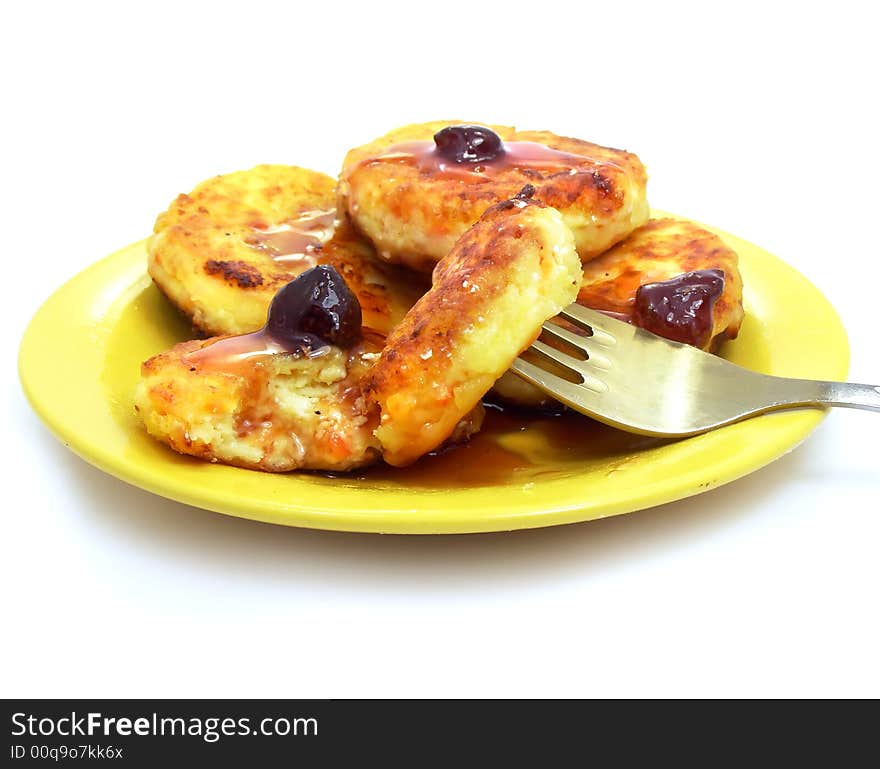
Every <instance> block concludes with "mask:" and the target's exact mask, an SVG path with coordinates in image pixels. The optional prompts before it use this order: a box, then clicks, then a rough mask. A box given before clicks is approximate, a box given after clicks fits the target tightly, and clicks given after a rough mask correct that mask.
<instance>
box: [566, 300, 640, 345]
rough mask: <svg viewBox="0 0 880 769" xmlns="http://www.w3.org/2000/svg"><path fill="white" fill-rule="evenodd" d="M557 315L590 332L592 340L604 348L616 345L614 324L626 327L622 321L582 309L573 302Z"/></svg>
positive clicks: (585, 308) (586, 308)
mask: <svg viewBox="0 0 880 769" xmlns="http://www.w3.org/2000/svg"><path fill="white" fill-rule="evenodd" d="M559 315H560V317H562V318H565V319H566V320H568V321H571V322H572V323H575V324H577V325H578V326H580V327H581V328H586V329H589V330H590V331H592V332H593V337H594V340H595V341H596V342H598V343H599V344H603V345H605V346H606V347H610V346H611V345H613V344H615V343H616V340H615V338H614V324H615V323H620V324H623V325H624V326H625V325H626V324H624V323H623V321H616V320H614V318H609V317H608V316H607V315H603V314H602V313H601V312H597V311H596V310H591V309H589V308H588V307H583V306H582V305H579V304H578V303H577V302H574V303H572V304H570V305H568V307H566V308H565V309H563V310H561V311H560V313H559Z"/></svg>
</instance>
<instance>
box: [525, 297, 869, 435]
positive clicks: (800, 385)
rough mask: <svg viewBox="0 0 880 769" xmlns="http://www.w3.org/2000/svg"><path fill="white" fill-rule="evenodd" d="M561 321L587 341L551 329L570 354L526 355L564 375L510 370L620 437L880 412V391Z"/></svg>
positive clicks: (592, 318)
mask: <svg viewBox="0 0 880 769" xmlns="http://www.w3.org/2000/svg"><path fill="white" fill-rule="evenodd" d="M560 316H561V317H563V318H565V319H566V320H567V321H569V322H570V323H573V324H574V325H575V326H576V327H578V328H580V329H583V331H584V332H585V333H586V334H587V336H582V335H580V334H576V333H573V332H572V331H569V330H568V329H567V328H563V327H562V326H560V325H558V324H556V323H554V322H552V321H548V322H547V323H545V324H544V331H545V332H546V333H547V334H548V335H549V336H550V337H551V338H552V339H555V340H557V342H558V343H561V347H563V348H565V347H566V346H567V347H568V348H569V349H570V350H572V353H573V354H570V353H568V352H565V351H564V350H562V349H557V348H556V347H551V346H550V345H548V344H545V343H544V342H542V341H540V340H539V341H536V342H535V343H534V344H532V346H531V347H530V348H529V349H530V350H531V351H533V352H535V353H537V354H538V355H539V356H540V357H541V358H544V359H548V360H550V361H552V362H553V363H551V364H550V365H551V366H552V367H555V368H558V369H561V371H560V373H561V374H563V375H564V376H560V375H559V374H556V373H553V372H552V371H548V370H547V369H545V368H542V367H541V366H539V365H536V364H535V363H532V362H530V361H528V360H524V359H523V358H517V359H516V360H515V361H514V363H513V366H512V367H511V371H513V372H514V373H516V374H517V375H519V376H520V377H522V378H523V379H525V380H526V381H527V382H530V383H531V384H533V385H535V386H536V387H537V388H538V389H540V390H542V391H543V392H545V393H546V394H547V395H550V396H551V397H553V398H555V399H556V400H558V401H561V402H562V403H564V404H566V405H567V406H570V407H571V408H573V409H574V410H575V411H579V412H581V413H582V414H586V415H587V416H590V417H593V418H594V419H598V420H599V421H601V422H605V423H606V424H609V425H611V426H613V427H617V428H619V429H621V430H627V431H628V432H633V433H641V434H643V435H658V436H662V435H670V436H686V435H696V434H698V433H702V432H706V431H707V430H712V429H714V428H716V427H721V426H722V425H727V424H730V423H732V422H738V421H740V420H742V419H746V418H748V417H752V416H756V415H757V414H764V413H766V412H768V411H776V410H779V409H790V408H796V407H800V406H814V407H824V406H846V407H849V408H857V409H868V410H870V411H880V387H876V386H874V385H864V384H850V383H846V382H819V381H814V380H811V379H785V378H783V377H776V376H768V375H766V374H758V373H756V372H754V371H749V370H748V369H744V368H742V367H740V366H737V365H735V364H733V363H730V362H729V361H726V360H724V359H723V358H719V357H718V356H717V355H711V354H709V353H706V352H703V351H702V350H698V349H696V348H695V347H690V346H689V345H685V344H680V343H679V342H671V341H669V340H668V339H664V338H662V337H659V336H657V335H656V334H652V333H650V332H648V331H645V330H643V329H641V328H637V327H635V326H631V325H629V324H628V323H624V322H623V321H620V320H616V319H614V318H609V317H608V316H607V315H603V314H602V313H599V312H596V311H595V310H589V309H587V308H586V307H581V306H580V305H577V304H572V305H569V306H568V307H567V308H566V309H565V310H563V311H562V312H561V313H560ZM581 356H583V358H581ZM569 377H570V378H572V379H575V380H577V381H574V382H572V381H568V378H569Z"/></svg>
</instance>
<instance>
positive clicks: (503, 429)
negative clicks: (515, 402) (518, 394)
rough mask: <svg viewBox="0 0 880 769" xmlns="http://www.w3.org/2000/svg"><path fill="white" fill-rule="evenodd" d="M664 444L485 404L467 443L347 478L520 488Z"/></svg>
mask: <svg viewBox="0 0 880 769" xmlns="http://www.w3.org/2000/svg"><path fill="white" fill-rule="evenodd" d="M664 442H665V441H664V440H662V439H659V438H647V437H645V436H640V435H633V434H631V433H625V432H622V431H621V430H615V429H614V428H611V427H607V426H606V425H603V424H601V423H599V422H596V421H594V420H592V419H588V418H587V417H585V416H582V415H581V414H576V413H574V412H571V411H562V410H560V411H559V412H557V413H552V412H538V411H531V410H524V409H517V408H502V407H499V406H497V405H494V404H487V412H486V419H485V421H484V422H483V427H482V429H481V430H480V432H479V433H477V434H476V435H474V436H473V437H472V438H471V439H470V440H469V441H468V442H466V443H462V444H460V445H457V446H451V447H448V448H444V449H441V450H439V451H435V452H432V453H431V454H428V455H427V456H424V457H422V458H421V459H419V460H418V461H417V462H416V463H415V464H412V465H410V466H409V467H404V468H395V467H389V466H388V465H382V464H380V465H375V466H373V467H371V468H368V469H366V470H360V471H358V472H357V473H356V474H355V475H354V476H353V477H354V478H355V479H357V480H367V481H385V482H389V483H393V484H395V485H400V486H404V487H406V486H409V487H414V488H431V489H458V488H468V487H475V486H503V485H508V484H511V483H523V484H526V483H529V482H531V481H535V480H539V479H542V478H552V477H565V476H567V475H574V474H580V473H582V472H583V470H584V467H585V466H588V465H590V464H593V465H601V466H602V467H603V468H605V470H606V472H607V473H610V472H614V470H615V469H616V468H617V466H619V465H622V464H624V463H625V462H626V461H628V458H629V456H630V455H632V454H633V453H635V452H638V451H641V450H645V449H649V448H652V447H654V446H659V445H662V444H663V443H664ZM334 477H335V476H334Z"/></svg>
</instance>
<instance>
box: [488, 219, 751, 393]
mask: <svg viewBox="0 0 880 769" xmlns="http://www.w3.org/2000/svg"><path fill="white" fill-rule="evenodd" d="M583 269H584V276H583V280H582V282H581V288H580V291H579V292H578V297H577V302H578V304H582V305H583V306H584V307H590V308H592V309H594V310H601V311H603V312H607V313H609V314H611V315H613V316H614V317H616V318H618V319H620V320H624V321H627V322H629V323H633V322H636V320H637V319H636V318H634V307H635V304H636V294H637V293H638V290H639V288H640V287H641V286H644V285H648V284H652V283H662V282H665V281H668V280H671V279H673V278H676V277H678V276H680V275H683V274H685V273H690V272H696V271H704V270H720V271H721V272H722V273H723V275H724V287H723V290H722V292H721V295H720V296H719V297H718V298H717V299H716V300H715V303H714V305H713V306H712V316H711V331H710V332H709V333H708V335H707V336H706V339H705V341H704V343H703V344H701V345H698V346H701V347H702V348H703V349H705V350H715V349H717V347H718V346H719V345H720V343H721V342H723V341H724V340H725V339H734V338H735V337H736V335H737V333H738V332H739V327H740V325H741V323H742V319H743V306H742V277H741V276H740V272H739V266H738V259H737V255H736V252H735V251H734V250H733V249H732V248H730V247H729V246H727V245H726V244H725V243H724V241H722V240H721V238H719V237H718V236H717V235H715V234H714V233H711V232H709V231H708V230H705V229H703V228H702V227H700V226H699V225H697V224H694V223H693V222H689V221H684V220H679V219H652V220H651V221H649V222H648V223H647V224H645V225H644V226H642V227H639V229H637V230H636V231H635V232H633V233H632V234H631V235H630V236H629V237H627V238H626V239H625V240H623V241H622V242H620V243H618V244H617V245H616V246H614V247H613V248H611V249H609V250H608V251H606V252H605V253H604V254H602V255H601V256H599V257H597V258H596V259H594V260H592V261H591V262H589V263H588V264H585V265H584V268H583ZM573 330H575V331H576V329H573ZM493 391H494V393H495V394H497V395H499V396H500V397H501V398H502V399H503V400H504V401H506V402H508V403H514V404H517V405H521V406H531V407H541V406H548V405H552V404H553V403H554V402H553V401H552V400H551V399H549V398H547V396H545V395H544V394H543V393H541V392H540V391H539V390H537V389H536V388H535V387H533V386H532V385H530V384H528V383H527V382H524V381H523V380H522V379H520V378H519V377H517V376H515V375H514V374H505V375H504V377H502V378H501V379H500V380H499V381H498V382H497V383H496V384H495V387H494V388H493Z"/></svg>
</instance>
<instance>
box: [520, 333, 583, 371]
mask: <svg viewBox="0 0 880 769" xmlns="http://www.w3.org/2000/svg"><path fill="white" fill-rule="evenodd" d="M529 349H530V350H535V351H536V352H539V353H540V354H541V355H543V356H544V357H545V358H549V359H550V360H552V361H555V362H556V363H558V364H559V365H560V366H562V367H563V368H566V369H572V370H574V369H575V366H576V365H577V364H579V363H584V362H585V361H582V360H578V359H577V358H575V357H574V356H572V355H569V354H568V353H566V352H563V351H562V350H557V349H556V348H555V347H551V346H550V345H549V344H544V342H542V341H541V340H540V339H536V340H535V341H534V342H532V346H531V347H530V348H529Z"/></svg>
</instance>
